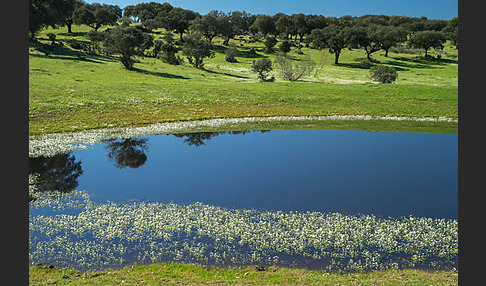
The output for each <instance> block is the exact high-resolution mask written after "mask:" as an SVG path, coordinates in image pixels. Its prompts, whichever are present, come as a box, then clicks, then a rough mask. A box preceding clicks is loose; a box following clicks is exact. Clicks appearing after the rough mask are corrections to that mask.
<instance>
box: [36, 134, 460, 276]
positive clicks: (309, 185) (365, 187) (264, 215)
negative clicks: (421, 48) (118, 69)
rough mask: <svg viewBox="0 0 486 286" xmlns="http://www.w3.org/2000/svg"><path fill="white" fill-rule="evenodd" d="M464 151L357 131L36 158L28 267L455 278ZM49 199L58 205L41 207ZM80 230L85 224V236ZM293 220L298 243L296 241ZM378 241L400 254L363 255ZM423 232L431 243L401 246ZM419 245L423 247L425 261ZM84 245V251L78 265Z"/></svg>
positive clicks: (123, 145)
mask: <svg viewBox="0 0 486 286" xmlns="http://www.w3.org/2000/svg"><path fill="white" fill-rule="evenodd" d="M457 139H458V138H457V134H435V133H407V132H395V133H394V132H367V131H357V130H272V131H240V132H202V133H181V134H172V135H152V136H143V137H136V138H130V139H112V140H106V141H105V142H103V143H102V144H97V145H92V146H90V147H89V148H88V149H87V150H74V151H71V152H70V153H64V154H60V155H56V156H53V157H38V158H31V159H30V162H29V169H30V170H29V171H30V177H29V178H30V179H31V180H32V181H33V182H32V183H31V185H32V186H33V187H31V188H32V190H33V194H36V195H35V196H33V198H32V203H31V208H30V232H31V234H30V237H29V239H30V253H29V255H30V256H31V257H30V258H31V259H30V260H31V263H37V262H46V263H47V262H48V263H51V262H52V261H55V262H56V263H61V264H62V263H65V265H69V266H74V267H78V268H83V267H84V268H90V267H91V268H93V267H94V268H96V267H101V268H102V267H113V266H122V265H127V264H130V263H132V264H133V263H153V262H160V261H183V262H197V263H202V264H215V265H238V264H247V263H261V264H265V263H267V264H268V263H280V264H282V265H297V266H301V267H302V266H305V267H311V268H312V267H314V268H325V267H327V268H328V269H331V268H332V267H335V268H343V269H348V268H349V269H348V270H350V269H354V270H359V269H375V268H380V267H382V266H383V267H390V265H393V266H396V267H404V266H408V267H410V266H415V265H416V266H420V267H429V266H433V265H439V266H441V267H443V266H444V265H447V266H449V267H450V266H451V265H455V263H456V262H457V216H458V206H457V202H458V151H457V147H458V142H457ZM48 190H59V191H60V193H61V194H63V195H59V196H57V197H56V196H52V195H50V196H49V198H50V201H49V200H46V199H45V198H43V197H42V195H39V194H43V193H49V192H45V191H48ZM69 195H71V196H69ZM62 200H64V201H65V202H64V203H63V202H61V201H62ZM53 201H54V202H53ZM69 201H71V202H74V201H77V202H78V204H74V205H72V204H69V203H66V202H69ZM41 202H48V203H44V204H42V203H41ZM56 204H57V207H56V208H53V205H56ZM61 205H62V207H60V206H61ZM80 206H81V207H80ZM141 210H145V212H144V213H140V212H141ZM107 214H110V216H109V217H107ZM114 214H116V215H114ZM161 215H162V216H163V215H166V216H165V217H160V216H161ZM81 217H83V218H86V220H87V221H89V223H88V222H86V223H84V224H83V225H81V226H80V225H79V223H81V221H82V220H81V219H80V218H81ZM169 217H170V218H169ZM137 218H138V219H137ZM218 219H219V220H218ZM168 220H169V221H171V223H173V222H174V221H178V224H175V225H171V223H169V222H168ZM296 220H297V221H300V222H299V223H298V224H299V227H297V229H299V230H300V231H301V232H300V233H298V232H294V233H290V232H292V231H291V230H292V229H293V228H296V226H295V225H294V224H295V223H296V222H295V221H296ZM101 221H102V222H101ZM110 222H111V223H110ZM162 222H163V223H162ZM263 222H265V223H266V225H265V227H264V226H263V224H262V223H263ZM303 222H306V223H303ZM330 222H333V227H332V228H333V229H334V232H331V233H327V234H326V235H324V234H323V236H326V238H329V239H330V240H329V241H319V242H317V241H311V238H310V236H311V234H313V235H315V234H316V233H318V232H317V229H319V230H321V231H324V228H323V226H324V225H328V224H329V223H330ZM365 222H366V223H365ZM158 223H161V224H162V225H164V226H163V227H162V226H160V225H158ZM255 223H256V224H255ZM87 224H89V225H90V226H89V227H86V225H87ZM337 224H339V225H341V226H342V228H341V229H338V228H336V225H337ZM346 224H347V226H346ZM66 225H68V226H66ZM391 225H393V227H392V226H391ZM48 226H49V227H48ZM107 227H109V228H111V234H109V233H106V230H103V229H104V228H107ZM218 227H221V228H222V229H220V230H216V229H218ZM366 227H370V228H366ZM423 227H425V229H424V228H423ZM224 228H226V229H224ZM247 228H250V229H252V231H251V232H250V233H249V234H245V233H246V230H244V229H247ZM306 228H310V229H312V228H315V229H314V230H313V231H311V232H305V231H304V229H306ZM74 229H77V230H74ZM134 229H137V230H136V231H135V230H134ZM329 229H330V227H328V228H327V230H329ZM411 229H414V231H411ZM257 230H259V231H260V232H258V234H256V233H255V231H257ZM378 230H382V231H384V232H385V233H384V234H382V236H383V235H385V236H386V237H387V239H391V240H392V241H389V242H383V245H368V246H367V247H365V246H363V243H364V242H363V241H360V240H368V239H373V236H374V235H376V233H377V231H378ZM117 231H119V232H120V235H118V236H117V235H113V233H117ZM232 231H234V232H232ZM243 231H245V233H243ZM308 231H309V230H308ZM127 232H132V234H133V237H132V238H127V237H128V236H130V234H129V233H127ZM354 232H356V233H355V234H354V236H353V233H354ZM390 232H398V233H396V234H395V236H393V235H391V234H390ZM420 232H423V234H422V236H431V237H429V238H423V237H421V238H420V239H422V240H423V241H421V242H417V241H418V240H420V239H417V237H416V236H415V238H414V239H412V238H410V241H409V240H407V239H406V238H405V237H406V236H408V235H410V233H415V235H417V233H420ZM263 233H265V234H263ZM272 233H274V234H275V233H277V234H278V235H279V237H278V238H277V236H272ZM343 233H345V234H346V239H344V238H342V239H343V241H341V242H340V243H341V244H339V243H338V242H339V239H338V237H340V236H342V235H343ZM350 233H351V234H350ZM110 235H111V236H110ZM363 235H364V236H363ZM255 236H260V237H255ZM269 236H270V237H269ZM280 236H283V238H282V237H280ZM285 237H287V238H285ZM331 237H332V239H331ZM380 237H381V236H380ZM299 238H300V239H302V241H300V242H299V243H300V244H297V242H298V241H299ZM282 239H283V240H282ZM286 239H287V240H286ZM316 239H317V238H316ZM322 239H323V238H321V240H322ZM427 239H430V240H431V241H429V242H427ZM441 239H442V240H441ZM56 241H57V242H56ZM368 243H369V242H368ZM414 243H419V244H420V243H421V244H422V246H421V247H419V249H421V250H420V251H419V252H414V251H415V250H411V248H410V247H411V246H410V245H413V244H414ZM424 243H429V244H430V246H429V247H428V248H427V247H425V248H424V246H423V244H424ZM306 244H307V245H306ZM353 244H358V245H355V246H354V247H355V248H352V247H351V246H352V245H353ZM401 244H403V245H402V246H403V247H402V246H400V245H401ZM68 245H69V247H70V248H65V247H67V246H68ZM75 245H78V248H81V246H82V248H83V249H84V252H83V251H81V250H79V249H78V250H75V251H74V252H76V251H78V252H80V253H79V254H78V255H77V256H76V255H73V249H75V248H76V246H75ZM215 245H218V246H217V247H215ZM262 245H263V246H262ZM392 245H393V247H394V248H393V250H392V251H388V252H387V251H385V249H388V250H390V247H391V246H392ZM49 247H50V248H49ZM63 247H64V248H65V249H63ZM349 247H351V250H349V249H348V250H346V248H349ZM48 248H49V249H57V250H56V253H57V254H56V255H54V254H52V253H51V254H49V253H48V252H49V251H48V250H46V249H48ZM412 248H413V247H412ZM87 249H91V252H90V253H88V250H87ZM134 250H136V251H134ZM446 250H447V251H446ZM424 251H425V252H424ZM63 253H70V255H72V256H73V257H66V255H65V254H63ZM103 253H104V254H103ZM157 253H158V254H157ZM110 255H111V259H109V258H108V257H104V256H110ZM74 256H76V257H74ZM102 256H103V257H102ZM250 256H253V258H251V257H250ZM93 257H98V258H97V259H94V258H93ZM353 259H354V260H353ZM358 261H359V262H358ZM377 261H378V262H377ZM384 265H386V266H384ZM346 267H347V268H346ZM353 267H354V268H353Z"/></svg>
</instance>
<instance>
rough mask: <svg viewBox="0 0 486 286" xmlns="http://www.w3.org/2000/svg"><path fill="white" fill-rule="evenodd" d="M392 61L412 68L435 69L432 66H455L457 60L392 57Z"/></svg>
mask: <svg viewBox="0 0 486 286" xmlns="http://www.w3.org/2000/svg"><path fill="white" fill-rule="evenodd" d="M393 59H394V60H397V61H402V62H406V63H408V64H409V65H410V67H412V68H435V67H434V66H442V65H445V64H457V63H458V61H457V60H451V59H437V58H433V57H427V58H426V57H422V56H420V57H414V58H407V57H393Z"/></svg>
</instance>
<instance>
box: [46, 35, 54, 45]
mask: <svg viewBox="0 0 486 286" xmlns="http://www.w3.org/2000/svg"><path fill="white" fill-rule="evenodd" d="M46 35H47V37H48V38H49V41H51V42H53V43H54V42H55V41H56V34H53V33H47V34H46Z"/></svg>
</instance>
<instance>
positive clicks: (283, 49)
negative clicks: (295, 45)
mask: <svg viewBox="0 0 486 286" xmlns="http://www.w3.org/2000/svg"><path fill="white" fill-rule="evenodd" d="M291 47H292V44H291V43H290V42H289V41H283V42H282V43H280V46H279V47H278V50H279V52H282V53H284V54H286V53H288V52H290V49H291Z"/></svg>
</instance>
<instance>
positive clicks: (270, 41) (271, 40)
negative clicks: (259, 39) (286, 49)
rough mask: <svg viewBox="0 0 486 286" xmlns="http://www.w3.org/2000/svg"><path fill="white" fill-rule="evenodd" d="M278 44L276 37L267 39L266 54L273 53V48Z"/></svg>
mask: <svg viewBox="0 0 486 286" xmlns="http://www.w3.org/2000/svg"><path fill="white" fill-rule="evenodd" d="M277 43H278V41H277V39H276V38H275V37H268V36H267V37H266V38H265V53H266V54H270V53H271V52H273V47H275V45H276V44H277Z"/></svg>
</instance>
